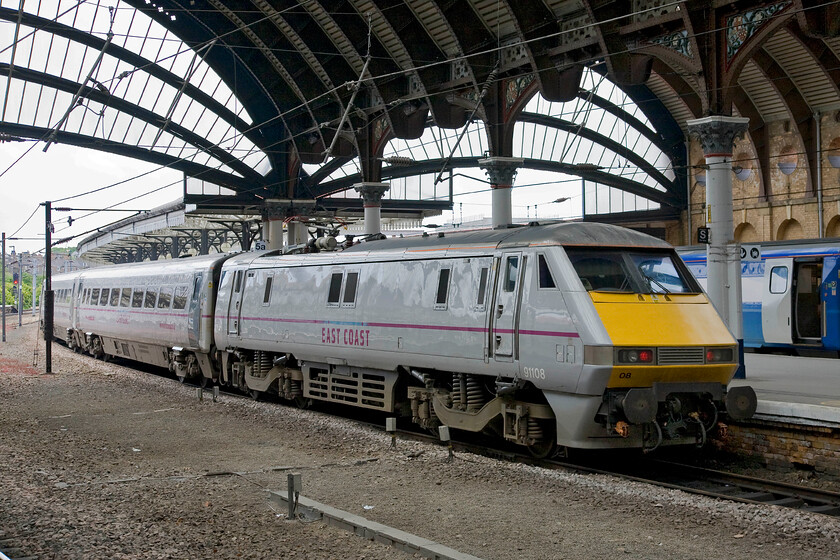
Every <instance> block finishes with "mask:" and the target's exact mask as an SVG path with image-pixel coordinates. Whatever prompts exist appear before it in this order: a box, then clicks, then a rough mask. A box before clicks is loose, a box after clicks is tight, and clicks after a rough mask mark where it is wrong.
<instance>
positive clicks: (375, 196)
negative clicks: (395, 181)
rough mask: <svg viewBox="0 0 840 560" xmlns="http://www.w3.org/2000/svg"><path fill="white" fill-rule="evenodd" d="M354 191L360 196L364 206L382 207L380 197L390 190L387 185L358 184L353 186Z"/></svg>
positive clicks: (389, 186)
mask: <svg viewBox="0 0 840 560" xmlns="http://www.w3.org/2000/svg"><path fill="white" fill-rule="evenodd" d="M353 188H354V189H355V191H356V192H357V193H359V194H361V195H362V200H363V201H364V205H365V206H382V197H383V196H384V195H385V193H386V192H388V191H389V190H391V185H389V184H388V183H358V184H356V185H353Z"/></svg>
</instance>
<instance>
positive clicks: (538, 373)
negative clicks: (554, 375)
mask: <svg viewBox="0 0 840 560" xmlns="http://www.w3.org/2000/svg"><path fill="white" fill-rule="evenodd" d="M522 375H523V377H528V378H530V379H545V370H544V369H543V368H536V367H524V368H522Z"/></svg>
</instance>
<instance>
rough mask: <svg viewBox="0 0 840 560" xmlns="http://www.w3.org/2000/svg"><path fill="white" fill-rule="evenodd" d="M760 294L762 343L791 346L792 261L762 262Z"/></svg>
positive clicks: (774, 260) (770, 260) (775, 260)
mask: <svg viewBox="0 0 840 560" xmlns="http://www.w3.org/2000/svg"><path fill="white" fill-rule="evenodd" d="M763 292H764V297H762V298H761V332H762V335H763V336H764V342H767V343H772V344H792V343H793V338H792V333H793V330H792V329H791V311H792V309H793V305H792V294H793V259H789V258H785V259H767V260H766V261H765V262H764V289H763Z"/></svg>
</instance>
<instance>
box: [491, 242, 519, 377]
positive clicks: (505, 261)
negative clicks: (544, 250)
mask: <svg viewBox="0 0 840 560" xmlns="http://www.w3.org/2000/svg"><path fill="white" fill-rule="evenodd" d="M524 265H525V261H524V258H523V256H522V253H518V252H517V253H504V254H503V255H502V263H501V269H500V272H499V274H498V282H497V284H496V301H495V308H494V309H493V325H492V328H491V331H492V333H493V355H494V357H495V359H496V360H497V361H500V362H512V361H514V360H515V359H517V358H518V356H517V354H518V352H517V350H518V347H519V344H518V336H519V333H518V327H519V321H518V320H517V317H518V316H519V298H520V293H521V292H522V289H521V286H522V276H523V271H524V270H525V266H524Z"/></svg>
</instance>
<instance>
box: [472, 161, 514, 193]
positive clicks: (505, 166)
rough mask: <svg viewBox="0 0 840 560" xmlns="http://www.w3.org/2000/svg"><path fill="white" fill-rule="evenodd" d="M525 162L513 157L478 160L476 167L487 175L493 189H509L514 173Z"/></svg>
mask: <svg viewBox="0 0 840 560" xmlns="http://www.w3.org/2000/svg"><path fill="white" fill-rule="evenodd" d="M524 163H525V160H524V159H522V158H513V157H489V158H484V159H480V160H478V166H479V167H480V168H481V169H483V170H484V171H485V172H486V173H487V178H488V179H490V183H492V185H493V188H497V187H503V188H506V187H510V186H511V185H513V179H514V177H516V172H517V171H518V170H519V168H520V167H522V164H524Z"/></svg>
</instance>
